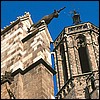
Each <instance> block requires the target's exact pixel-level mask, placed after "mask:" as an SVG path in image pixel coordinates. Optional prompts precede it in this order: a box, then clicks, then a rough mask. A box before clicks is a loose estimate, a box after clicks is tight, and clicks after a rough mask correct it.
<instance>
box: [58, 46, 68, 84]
mask: <svg viewBox="0 0 100 100" xmlns="http://www.w3.org/2000/svg"><path fill="white" fill-rule="evenodd" d="M60 54H61V58H62V68H63V76H64V83H65V82H66V81H67V80H68V72H67V64H66V56H65V49H64V44H61V45H60Z"/></svg>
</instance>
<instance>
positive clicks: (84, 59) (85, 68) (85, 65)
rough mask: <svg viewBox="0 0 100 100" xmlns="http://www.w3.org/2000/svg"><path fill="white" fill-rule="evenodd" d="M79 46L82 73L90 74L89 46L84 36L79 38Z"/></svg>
mask: <svg viewBox="0 0 100 100" xmlns="http://www.w3.org/2000/svg"><path fill="white" fill-rule="evenodd" d="M78 45H79V46H80V47H79V49H78V53H79V58H80V64H81V69H82V73H87V72H90V71H91V69H90V63H89V59H88V56H89V55H88V52H87V46H86V39H85V36H84V35H79V36H78Z"/></svg>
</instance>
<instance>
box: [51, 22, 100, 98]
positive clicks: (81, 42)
mask: <svg viewBox="0 0 100 100" xmlns="http://www.w3.org/2000/svg"><path fill="white" fill-rule="evenodd" d="M98 37H99V28H97V27H96V26H94V25H93V24H92V23H90V22H87V23H82V24H78V25H74V26H70V27H65V28H64V30H63V31H62V32H61V33H60V34H59V36H58V37H57V38H56V40H55V41H54V43H53V44H54V50H53V52H54V58H55V70H56V72H57V74H56V77H57V85H58V93H57V95H56V98H58V99H61V98H65V99H86V98H88V99H89V98H95V99H97V98H99V92H98V91H99V44H98Z"/></svg>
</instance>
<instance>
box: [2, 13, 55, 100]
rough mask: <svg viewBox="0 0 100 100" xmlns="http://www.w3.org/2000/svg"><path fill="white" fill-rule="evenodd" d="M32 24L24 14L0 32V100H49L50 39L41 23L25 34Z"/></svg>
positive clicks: (50, 81)
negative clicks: (0, 75) (13, 99)
mask: <svg viewBox="0 0 100 100" xmlns="http://www.w3.org/2000/svg"><path fill="white" fill-rule="evenodd" d="M32 24H33V22H32V19H31V17H30V14H29V13H25V15H24V16H22V17H18V19H17V20H16V21H14V22H11V24H10V25H9V26H7V27H6V28H5V29H4V30H2V31H1V74H2V77H1V78H2V81H1V99H10V98H16V99H51V98H53V95H54V86H53V75H54V74H55V71H54V70H53V69H52V67H51V54H50V42H52V38H51V36H50V34H49V31H48V28H47V26H46V24H45V22H43V23H42V25H41V26H40V27H38V28H35V29H33V30H31V31H30V32H29V33H28V32H27V28H29V27H30V26H31V25H32ZM9 71H12V72H11V74H9ZM4 78H5V79H6V80H5V79H4ZM12 78H13V79H12ZM11 79H12V80H11Z"/></svg>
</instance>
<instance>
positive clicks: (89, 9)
mask: <svg viewBox="0 0 100 100" xmlns="http://www.w3.org/2000/svg"><path fill="white" fill-rule="evenodd" d="M64 6H65V7H66V9H64V10H63V11H62V12H61V13H60V15H59V17H58V18H54V19H53V20H52V21H51V23H50V24H49V25H48V28H49V31H50V34H51V36H52V39H53V40H55V39H56V37H57V36H58V35H59V34H60V32H61V31H62V30H63V28H64V27H67V26H70V25H73V21H72V17H71V14H70V11H72V10H74V9H75V10H76V11H78V12H79V13H80V16H81V21H82V23H84V22H88V21H89V22H91V23H93V24H94V25H96V26H97V27H99V1H1V28H2V29H3V27H5V26H7V25H9V24H10V22H12V21H14V20H16V19H17V17H18V16H22V15H24V12H29V13H30V14H31V17H32V20H33V22H34V23H36V22H37V21H38V20H40V19H41V18H42V17H43V16H45V15H48V14H51V13H52V12H53V11H54V9H56V10H59V9H60V8H62V7H64ZM54 79H55V78H54ZM55 87H56V85H55ZM56 93H57V89H56V88H55V94H56Z"/></svg>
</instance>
